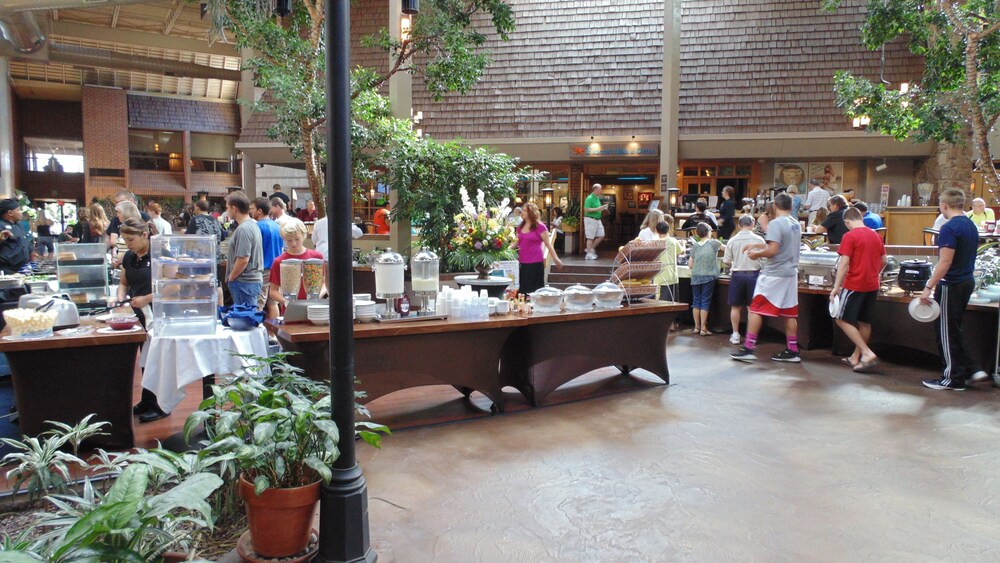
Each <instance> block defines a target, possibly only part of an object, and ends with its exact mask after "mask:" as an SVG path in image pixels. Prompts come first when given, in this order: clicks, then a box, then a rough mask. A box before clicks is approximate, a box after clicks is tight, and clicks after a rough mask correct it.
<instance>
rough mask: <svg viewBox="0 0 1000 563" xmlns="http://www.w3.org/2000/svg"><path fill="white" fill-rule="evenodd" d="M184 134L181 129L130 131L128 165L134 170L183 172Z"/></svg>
mask: <svg viewBox="0 0 1000 563" xmlns="http://www.w3.org/2000/svg"><path fill="white" fill-rule="evenodd" d="M183 152H184V139H183V134H182V133H181V132H179V131H138V130H129V132H128V163H129V164H128V165H129V168H131V169H133V170H162V171H170V172H183V171H184V162H183V160H182V156H181V155H182V153H183Z"/></svg>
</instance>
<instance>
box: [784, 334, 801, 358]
mask: <svg viewBox="0 0 1000 563" xmlns="http://www.w3.org/2000/svg"><path fill="white" fill-rule="evenodd" d="M785 339H786V340H787V341H788V349H789V350H791V351H792V352H795V353H796V354H798V353H799V337H798V336H788V337H786V338H785Z"/></svg>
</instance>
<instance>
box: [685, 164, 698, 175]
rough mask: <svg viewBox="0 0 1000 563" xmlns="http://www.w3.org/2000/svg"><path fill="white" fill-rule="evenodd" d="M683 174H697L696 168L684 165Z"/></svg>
mask: <svg viewBox="0 0 1000 563" xmlns="http://www.w3.org/2000/svg"><path fill="white" fill-rule="evenodd" d="M684 175H685V176H697V175H698V169H697V168H696V167H693V166H692V167H690V168H688V167H685V168H684Z"/></svg>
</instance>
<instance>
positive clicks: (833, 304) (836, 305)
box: [830, 295, 840, 318]
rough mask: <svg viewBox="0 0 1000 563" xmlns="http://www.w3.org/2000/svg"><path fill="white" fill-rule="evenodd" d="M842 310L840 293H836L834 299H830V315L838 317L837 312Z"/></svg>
mask: <svg viewBox="0 0 1000 563" xmlns="http://www.w3.org/2000/svg"><path fill="white" fill-rule="evenodd" d="M839 312H840V295H834V296H833V299H832V300H831V301H830V316H831V317H833V318H837V313H839Z"/></svg>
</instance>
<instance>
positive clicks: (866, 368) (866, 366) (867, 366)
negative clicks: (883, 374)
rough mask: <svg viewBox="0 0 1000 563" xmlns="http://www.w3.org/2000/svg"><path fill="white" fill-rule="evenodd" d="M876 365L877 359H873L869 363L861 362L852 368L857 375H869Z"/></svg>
mask: <svg viewBox="0 0 1000 563" xmlns="http://www.w3.org/2000/svg"><path fill="white" fill-rule="evenodd" d="M877 365H878V358H874V359H872V360H871V361H868V362H866V361H864V360H862V361H861V362H860V363H859V364H858V365H856V366H854V371H855V372H857V373H871V372H872V370H873V369H875V366H877Z"/></svg>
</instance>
